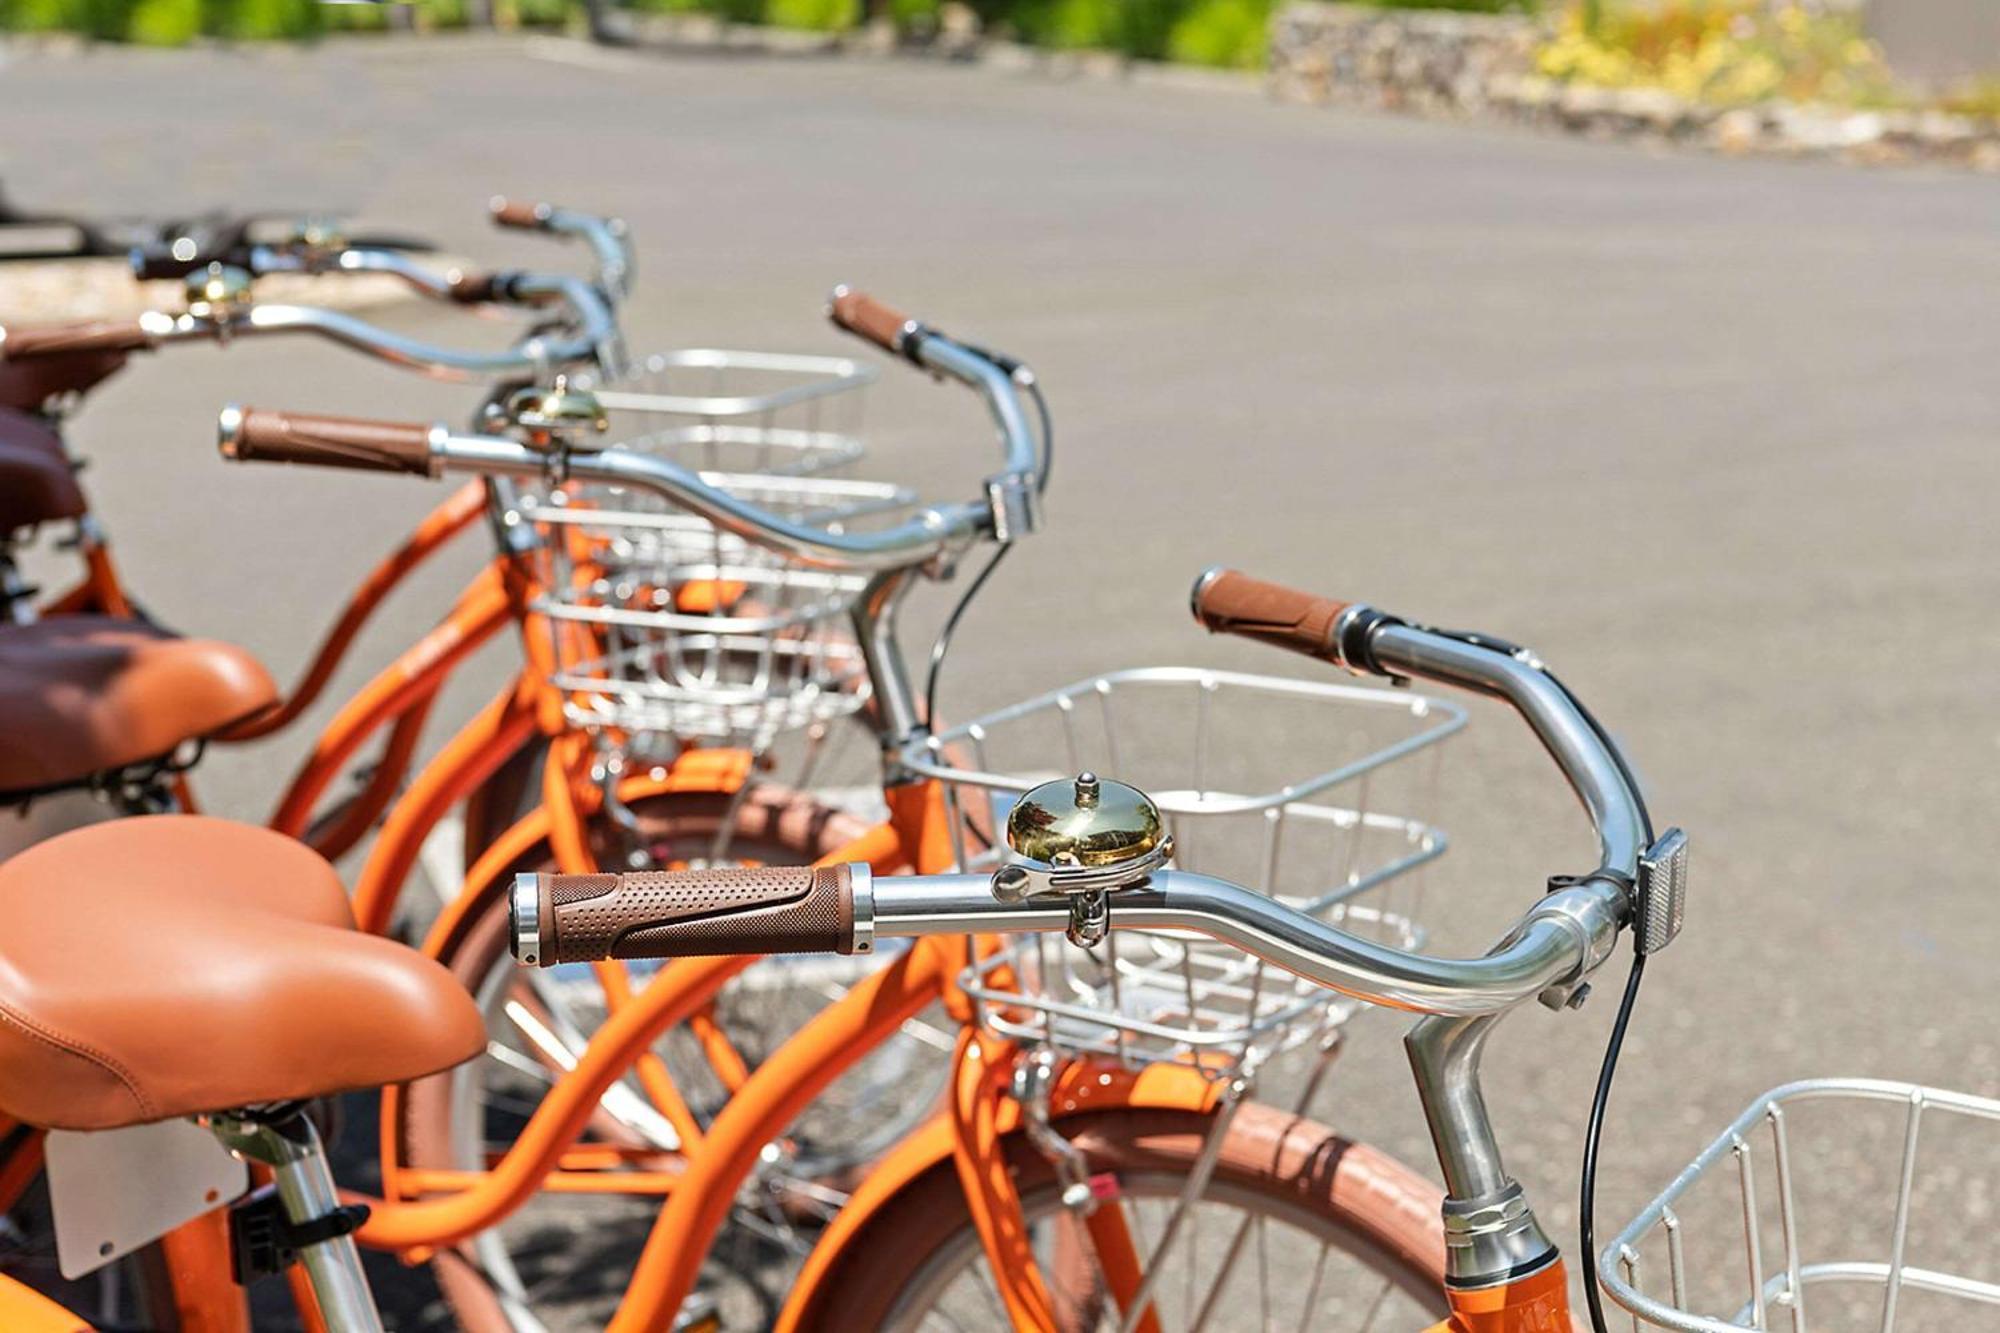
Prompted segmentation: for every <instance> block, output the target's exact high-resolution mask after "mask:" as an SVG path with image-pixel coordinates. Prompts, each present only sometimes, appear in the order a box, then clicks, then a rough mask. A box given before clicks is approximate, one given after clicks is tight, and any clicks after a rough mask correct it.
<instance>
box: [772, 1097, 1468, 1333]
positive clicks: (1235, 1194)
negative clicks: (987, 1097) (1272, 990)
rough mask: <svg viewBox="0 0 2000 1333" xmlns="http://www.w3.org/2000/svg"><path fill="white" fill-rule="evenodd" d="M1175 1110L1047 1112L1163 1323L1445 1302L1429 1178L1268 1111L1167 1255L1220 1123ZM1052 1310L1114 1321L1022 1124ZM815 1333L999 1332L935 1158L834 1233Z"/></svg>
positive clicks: (1402, 1309) (1267, 1323)
mask: <svg viewBox="0 0 2000 1333" xmlns="http://www.w3.org/2000/svg"><path fill="white" fill-rule="evenodd" d="M1213 1125H1214V1121H1213V1119H1212V1117H1208V1116H1203V1115H1199V1114H1195V1113H1192V1112H1184V1111H1159V1110H1133V1111H1122V1112H1120V1111H1107V1112H1099V1113H1097V1114H1094V1115H1088V1116H1079V1117H1076V1118H1074V1119H1070V1120H1066V1121H1062V1122H1059V1123H1058V1128H1059V1129H1060V1130H1061V1131H1062V1132H1063V1134H1064V1135H1065V1137H1067V1138H1069V1139H1070V1140H1071V1142H1073V1143H1074V1144H1076V1146H1077V1147H1079V1148H1081V1149H1082V1150H1083V1151H1084V1152H1085V1154H1086V1155H1087V1157H1088V1159H1089V1163H1090V1170H1091V1172H1092V1174H1093V1176H1094V1177H1095V1178H1096V1179H1095V1181H1094V1183H1095V1184H1097V1185H1098V1186H1099V1187H1100V1188H1099V1190H1098V1192H1099V1193H1100V1194H1103V1193H1106V1192H1107V1191H1106V1190H1105V1189H1104V1188H1102V1187H1103V1186H1104V1185H1105V1184H1106V1182H1105V1180H1104V1177H1106V1176H1111V1177H1114V1178H1115V1182H1116V1188H1115V1191H1112V1193H1114V1194H1115V1198H1113V1199H1107V1200H1106V1201H1105V1202H1103V1203H1101V1204H1100V1205H1099V1206H1100V1207H1107V1208H1109V1207H1116V1208H1121V1209H1123V1210H1124V1212H1125V1218H1126V1224H1127V1227H1128V1228H1129V1230H1130V1232H1131V1236H1132V1240H1133V1242H1134V1245H1135V1247H1136V1249H1137V1251H1138V1253H1139V1255H1140V1256H1141V1257H1142V1259H1144V1260H1151V1261H1152V1262H1153V1266H1154V1267H1156V1268H1157V1269H1158V1270H1159V1276H1158V1278H1157V1279H1156V1281H1155V1285H1154V1287H1153V1309H1154V1311H1155V1313H1156V1314H1157V1316H1158V1319H1159V1326H1160V1328H1161V1329H1162V1330H1166V1331H1171V1330H1177V1329H1195V1328H1201V1329H1211V1330H1223V1329H1236V1328H1255V1329H1272V1328H1278V1329H1313V1330H1327V1331H1329V1333H1330V1331H1331V1330H1341V1333H1377V1331H1380V1333H1387V1330H1391V1329H1394V1330H1398V1331H1399V1333H1400V1331H1401V1330H1406V1329H1411V1328H1421V1327H1426V1326H1428V1325H1429V1324H1431V1323H1432V1322H1434V1321H1436V1320H1438V1319H1442V1318H1444V1317H1445V1316H1446V1315H1447V1314H1448V1313H1449V1312H1448V1310H1447V1308H1446V1305H1445V1296H1444V1288H1443V1281H1444V1242H1443V1236H1442V1231H1441V1229H1440V1226H1439V1223H1438V1200H1439V1191H1438V1189H1437V1187H1436V1186H1434V1185H1430V1184H1428V1183H1426V1182H1425V1181H1424V1180H1423V1179H1422V1178H1421V1177H1419V1176H1418V1175H1416V1174H1415V1173H1414V1172H1413V1171H1411V1170H1410V1169H1409V1168H1408V1167H1406V1166H1404V1165H1402V1164H1401V1163H1400V1162H1397V1161H1395V1160H1394V1159H1393V1158H1390V1157H1386V1156H1384V1155H1383V1154H1381V1153H1378V1152H1376V1151H1374V1150H1373V1149H1371V1148H1369V1147H1367V1146H1366V1145H1364V1144H1358V1143H1354V1142H1351V1141H1349V1140H1346V1139H1342V1138H1340V1137H1339V1136H1337V1135H1336V1134H1334V1133H1333V1131H1331V1130H1329V1129H1326V1128H1324V1127H1322V1126H1320V1125H1316V1124H1314V1123H1312V1122H1311V1121H1308V1120H1303V1119H1300V1118H1299V1117H1297V1116H1293V1115H1289V1114H1287V1113H1285V1112H1282V1111H1279V1110H1276V1109H1275V1108H1271V1107H1266V1106H1260V1105H1257V1104H1255V1103H1251V1104H1248V1105H1245V1106H1243V1107H1242V1108H1240V1109H1239V1110H1238V1111H1237V1113H1236V1116H1235V1118H1234V1120H1233V1121H1232V1122H1231V1123H1230V1126H1229V1128H1228V1130H1227V1131H1226V1133H1225V1135H1224V1138H1223V1142H1222V1144H1221V1148H1220V1151H1219V1154H1218V1156H1217V1159H1216V1166H1215V1173H1214V1175H1213V1176H1212V1177H1211V1178H1210V1180H1209V1183H1208V1186H1207V1188H1206V1189H1205V1190H1204V1191H1203V1193H1202V1195H1201V1197H1200V1199H1199V1200H1198V1201H1195V1202H1194V1203H1192V1204H1190V1205H1189V1206H1188V1207H1187V1208H1186V1210H1185V1213H1184V1215H1183V1216H1182V1217H1181V1219H1180V1222H1179V1225H1178V1227H1177V1229H1176V1231H1175V1240H1174V1242H1173V1245H1172V1247H1171V1248H1170V1249H1168V1250H1167V1251H1165V1252H1164V1253H1163V1254H1160V1253H1156V1250H1157V1247H1158V1246H1159V1244H1160V1242H1161V1238H1162V1236H1163V1234H1164V1233H1165V1231H1166V1228H1167V1226H1168V1223H1169V1220H1170V1219H1172V1218H1173V1217H1174V1216H1175V1214H1176V1213H1177V1212H1179V1211H1181V1194H1182V1192H1183V1189H1184V1187H1185V1186H1186V1184H1187V1181H1188V1177H1189V1173H1190V1172H1191V1171H1192V1170H1193V1169H1194V1167H1195V1164H1196V1161H1197V1159H1198V1157H1199V1156H1200V1154H1201V1152H1202V1149H1203V1145H1204V1143H1205V1142H1206V1139H1207V1136H1208V1134H1209V1131H1210V1130H1211V1129H1212V1128H1213ZM1004 1150H1005V1152H1006V1154H1007V1159H1008V1163H1009V1165H1010V1166H1011V1168H1012V1169H1013V1172H1014V1176H1015V1180H1016V1182H1017V1184H1018V1186H1019V1188H1020V1191H1021V1197H1022V1205H1023V1210H1024V1212H1025V1214H1026V1217H1027V1220H1028V1222H1029V1225H1030V1228H1031V1234H1032V1235H1033V1236H1034V1238H1035V1247H1036V1251H1037V1254H1038V1255H1039V1256H1040V1257H1041V1260H1042V1271H1043V1273H1044V1275H1045V1277H1046V1279H1047V1280H1048V1282H1049V1285H1050V1290H1051V1296H1052V1297H1053V1298H1054V1301H1055V1305H1056V1310H1057V1314H1058V1319H1059V1322H1060V1323H1061V1324H1062V1326H1063V1328H1064V1329H1065V1330H1066V1333H1067V1331H1069V1330H1078V1331H1080V1330H1089V1329H1098V1328H1111V1329H1115V1328H1117V1327H1118V1326H1119V1312H1118V1310H1117V1308H1116V1306H1115V1304H1114V1303H1113V1302H1112V1301H1111V1300H1110V1299H1109V1297H1108V1296H1107V1295H1106V1294H1105V1291H1104V1284H1103V1283H1102V1281H1101V1280H1100V1279H1099V1277H1098V1275H1097V1272H1096V1268H1095V1264H1094V1260H1092V1259H1090V1258H1088V1257H1079V1256H1087V1255H1088V1254H1089V1249H1088V1246H1087V1245H1085V1244H1083V1243H1081V1242H1080V1241H1079V1240H1078V1239H1077V1238H1078V1236H1079V1233H1080V1228H1076V1227H1074V1225H1073V1224H1072V1223H1071V1222H1070V1220H1069V1216H1068V1214H1067V1213H1066V1211H1065V1209H1064V1207H1063V1205H1062V1202H1061V1200H1060V1198H1059V1190H1058V1187H1057V1183H1056V1179H1055V1173H1054V1170H1053V1168H1052V1167H1051V1166H1050V1164H1049V1162H1048V1159H1047V1158H1045V1157H1044V1156H1043V1155H1042V1154H1041V1153H1040V1152H1038V1151H1037V1150H1036V1149H1035V1148H1034V1147H1033V1146H1032V1145H1031V1144H1030V1143H1028V1142H1027V1140H1026V1138H1025V1137H1024V1136H1023V1135H1021V1134H1020V1133H1018V1132H1017V1133H1015V1134H1012V1135H1009V1136H1008V1137H1007V1138H1006V1140H1005V1141H1004ZM799 1327H800V1328H801V1329H805V1330H812V1331H813V1333H833V1331H835V1330H847V1329H857V1328H866V1329H875V1330H895V1331H897V1333H918V1331H920V1330H955V1331H957V1333H969V1331H970V1330H980V1331H981V1333H984V1331H985V1330H1001V1329H1004V1328H1006V1327H1007V1321H1006V1317H1005V1314H1004V1312H1003V1309H1002V1306H1001V1303H1000V1298H999V1295H998V1290H997V1288H996V1287H995V1285H994V1283H993V1279H992V1275H991V1273H990V1271H989V1269H988V1267H987V1261H986V1256H985V1252H984V1250H983V1249H982V1248H981V1246H980V1243H979V1238H978V1234H977V1233H976V1231H975V1230H974V1229H973V1224H972V1221H971V1217H970V1215H969V1214H968V1212H967V1211H966V1206H965V1202H964V1195H963V1193H962V1191H961V1189H960V1186H959V1182H958V1177H957V1173H956V1172H955V1171H954V1170H953V1168H952V1164H951V1163H950V1162H948V1161H947V1162H943V1163H940V1164H939V1165H938V1166H937V1167H934V1168H932V1169H931V1170H930V1171H928V1172H926V1173H925V1174H924V1175H922V1176H920V1177H918V1178H917V1179H916V1180H915V1181H913V1182H912V1183H911V1184H910V1185H909V1186H907V1187H906V1188H904V1189H903V1190H901V1191H900V1192H899V1193H898V1194H897V1195H896V1196H895V1197H894V1198H893V1199H891V1200H890V1201H889V1202H888V1203H887V1204H886V1205H885V1206H884V1207H883V1208H882V1210H881V1211H880V1212H878V1213H877V1214H876V1215H875V1216H874V1217H873V1218H872V1219H870V1221H869V1222H868V1223H867V1224H866V1225H865V1226H863V1227H862V1228H861V1229H860V1230H859V1231H858V1232H856V1233H855V1234H854V1235H853V1236H852V1237H850V1238H849V1239H848V1241H847V1243H846V1244H844V1245H843V1246H842V1249H841V1253H840V1254H839V1255H838V1256H836V1257H835V1258H834V1260H833V1262H832V1265H831V1266H830V1267H829V1268H828V1269H827V1270H826V1271H825V1272H824V1274H823V1275H822V1279H821V1280H820V1281H818V1282H817V1283H816V1284H815V1287H814V1290H813V1291H812V1292H811V1293H810V1294H809V1295H808V1297H807V1298H806V1305H805V1306H804V1317H803V1318H802V1319H801V1321H800V1323H799Z"/></svg>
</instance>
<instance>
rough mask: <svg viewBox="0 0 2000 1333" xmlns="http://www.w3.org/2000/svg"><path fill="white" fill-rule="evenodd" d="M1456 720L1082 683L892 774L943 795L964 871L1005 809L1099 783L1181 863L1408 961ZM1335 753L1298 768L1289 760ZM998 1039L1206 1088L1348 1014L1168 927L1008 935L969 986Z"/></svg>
mask: <svg viewBox="0 0 2000 1333" xmlns="http://www.w3.org/2000/svg"><path fill="white" fill-rule="evenodd" d="M1464 724H1465V714H1464V712H1463V710H1461V709H1459V708H1458V707H1456V706H1455V705H1453V704H1450V703H1447V702H1445V701H1442V700H1437V699H1432V698H1429V697H1426V696H1423V695H1414V694H1410V693H1408V692H1405V691H1395V692H1391V691H1387V690H1380V689H1372V688H1366V687H1359V686H1350V685H1340V684H1334V683H1330V682H1321V681H1301V680H1287V679H1282V678H1278V677H1273V676H1257V675H1246V674H1243V673H1240V672H1232V671H1213V670H1206V669H1202V668H1195V667H1141V668H1137V669H1134V670H1128V671H1119V672H1114V673H1111V674H1109V675H1103V676H1095V677H1092V678H1091V679H1088V680H1084V681H1079V682H1077V683H1076V684H1074V685H1069V686H1065V687H1064V688H1062V689H1059V690H1053V691H1051V692H1049V693H1047V694H1044V695H1041V696H1039V697H1037V698H1034V699H1030V700H1027V701H1026V702H1024V703H1019V704H1015V705H1013V706H1012V707H1009V708H1004V709H1001V710H1000V711H998V712H995V713H992V714H989V715H988V716H986V717H983V718H980V719H978V720H977V721H973V722H968V723H966V724H965V725H963V726H960V727H956V728H953V729H951V730H949V731H946V732H944V733H942V734H941V735H938V736H936V737H934V738H933V739H932V740H931V742H930V743H929V746H928V749H927V751H926V752H925V753H924V754H923V755H920V756H906V758H905V762H906V763H907V764H908V765H909V766H910V767H911V768H913V769H915V770H917V771H918V772H920V773H923V774H924V775H926V776H930V777H935V778H937V779H938V780H939V781H940V782H942V783H943V784H944V787H945V792H946V801H947V807H948V814H949V817H950V824H951V828H952V831H953V834H954V837H955V838H956V839H957V846H956V852H957V856H958V860H959V863H960V864H961V865H962V866H964V867H965V868H966V869H969V870H979V869H988V868H991V867H993V866H995V865H997V864H998V863H999V860H1000V856H1001V852H1000V850H999V849H998V848H997V846H996V844H997V843H998V841H999V839H998V837H997V836H996V833H995V831H996V830H999V829H1001V828H1003V827H1004V825H1005V823H1006V813H1007V810H1008V808H1009V807H1010V806H1011V805H1012V803H1013V801H1014V800H1015V799H1016V798H1017V797H1018V796H1019V795H1020V794H1021V793H1023V792H1026V791H1027V790H1029V789H1030V788H1032V787H1034V786H1035V785H1036V784H1038V783H1040V782H1043V781H1046V780H1047V779H1049V778H1051V777H1055V776H1058V775H1059V773H1058V771H1054V770H1051V769H1049V768H1048V767H1047V765H1048V764H1049V762H1050V761H1051V758H1052V757H1055V756H1060V757H1061V762H1063V763H1064V764H1065V765H1066V771H1067V772H1068V773H1070V774H1074V773H1077V772H1080V771H1082V770H1085V769H1092V770H1094V771H1096V772H1098V773H1100V774H1103V775H1105V776H1107V777H1116V778H1117V779H1118V780H1120V781H1122V782H1129V783H1131V784H1132V785H1134V786H1136V787H1138V788H1140V789H1141V790H1142V791H1144V792H1146V793H1147V795H1149V796H1151V797H1152V798H1153V800H1154V802H1155V804H1157V805H1158V806H1159V809H1160V812H1161V814H1162V816H1163V817H1164V819H1165V822H1166V824H1167V828H1168V831H1169V832H1171V833H1172V834H1173V837H1174V846H1175V863H1176V864H1177V865H1179V866H1180V867H1182V868H1184V869H1189V870H1200V871H1202V872H1204V873H1208V874H1215V875H1220V876H1223V877H1225V878H1228V879H1232V880H1235V881H1236V882H1237V883H1240V884H1243V885H1245V886H1247V887H1250V888H1254V889H1257V890H1259V891H1261V892H1264V893H1268V894H1271V895H1272V896H1274V897H1276V898H1278V899H1280V900H1281V901H1283V902H1285V903H1287V904H1289V905H1291V906H1292V907H1295V908H1297V909H1298V910H1300V911H1304V912H1309V913H1311V914H1313V915H1315V916H1317V917H1319V918H1321V919H1322V920H1325V921H1329V922H1332V923H1334V924H1337V925H1339V926H1341V927H1342V928H1343V929H1346V930H1350V931H1353V932H1355V933H1357V934H1360V935H1363V936H1365V937H1368V938H1371V939H1374V940H1378V941H1380V942H1383V943H1388V944H1393V945H1395V946H1397V947H1399V948H1418V947H1420V946H1421V944H1422V942H1423V938H1424V932H1423V928H1422V926H1421V924H1420V922H1419V916H1418V914H1419V911H1420V909H1421V899H1422V878H1423V876H1422V875H1421V873H1420V872H1421V871H1422V869H1423V867H1425V866H1426V865H1428V864H1429V863H1430V862H1431V861H1433V860H1435V859H1436V858H1437V857H1438V856H1440V855H1442V854H1443V853H1444V850H1445V846H1446V839H1445V835H1444V833H1443V832H1442V831H1441V830H1439V829H1437V828H1436V827H1434V826H1432V825H1431V824H1429V823H1427V822H1425V821H1423V820H1421V819H1418V818H1416V817H1414V816H1412V815H1410V814H1408V813H1402V812H1403V811H1409V810H1419V809H1426V808H1428V807H1429V806H1431V805H1433V804H1434V803H1435V799H1436V778H1437V769H1438V761H1439V759H1440V758H1441V756H1442V747H1441V744H1440V743H1441V742H1442V741H1444V740H1445V739H1446V738H1447V737H1449V736H1451V735H1452V734H1454V733H1455V732H1457V731H1458V730H1459V729H1460V728H1461V727H1463V726H1464ZM1301 754H1309V755H1313V756H1316V757H1325V756H1332V757H1333V758H1334V759H1335V761H1336V762H1335V763H1334V764H1333V765H1332V766H1330V767H1327V768H1325V769H1323V770H1320V771H1317V772H1306V773H1301V772H1299V771H1298V769H1297V767H1296V765H1293V766H1292V767H1290V768H1289V769H1287V768H1286V766H1285V764H1284V763H1283V762H1282V761H1283V760H1284V759H1286V758H1289V757H1291V756H1297V755H1301ZM963 985H964V987H965V989H966V991H967V993H968V994H970V995H971V996H972V997H973V998H974V999H975V1000H976V1001H978V1002H979V1009H980V1018H981V1021H982V1022H983V1023H984V1024H985V1025H986V1026H988V1027H989V1028H991V1029H993V1030H994V1031H996V1032H998V1033H1000V1034H1001V1035H1004V1036H1007V1037H1010V1038H1013V1039H1016V1040H1021V1041H1027V1042H1032V1043H1036V1044H1040V1045H1047V1046H1050V1047H1053V1048H1056V1049H1058V1050H1062V1051H1067V1052H1087V1053H1091V1054H1097V1055H1105V1056H1111V1057H1114V1058H1117V1059H1119V1060H1122V1061H1124V1062H1126V1063H1128V1064H1134V1065H1137V1064H1145V1063H1157V1062H1163V1061H1175V1062H1181V1063H1186V1064H1191V1065H1193V1066H1195V1067H1196V1068H1199V1069H1201V1070H1203V1071H1204V1072H1207V1073H1210V1074H1213V1075H1214V1076H1216V1077H1223V1076H1227V1075H1229V1074H1232V1073H1233V1072H1235V1071H1236V1070H1238V1069H1240V1068H1242V1067H1244V1065H1245V1064H1246V1062H1261V1061H1262V1060H1264V1059H1267V1058H1269V1057H1271V1056H1274V1055H1277V1054H1279V1053H1281V1052H1283V1051H1285V1050H1289V1049H1292V1048H1294V1047H1296V1046H1300V1045H1303V1044H1305V1043H1307V1042H1310V1041H1314V1040H1318V1039H1323V1038H1325V1037H1327V1036H1328V1035H1329V1034H1330V1033H1331V1032H1332V1031H1333V1029H1335V1028H1337V1027H1338V1026H1339V1025H1340V1024H1342V1023H1344V1022H1345V1021H1346V1020H1347V1019H1348V1018H1349V1017H1351V1016H1352V1015H1353V1013H1354V1012H1355V1011H1356V1010H1357V1009H1358V1008H1359V1007H1360V1006H1359V1002H1357V1001H1352V1000H1349V999H1347V998H1345V997H1343V996H1340V995H1337V994H1335V993H1333V992H1331V991H1328V990H1326V989H1325V988H1324V987H1320V986H1316V985H1313V984H1311V983H1308V982H1304V981H1301V980H1299V979H1298V978H1295V977H1293V976H1291V975H1290V974H1289V973H1286V972H1283V971H1280V970H1278V969H1275V968H1272V967H1269V966H1268V965H1267V964H1265V963H1263V962H1261V961H1259V960H1257V959H1254V958H1251V957H1249V956H1248V955H1246V954H1244V953H1243V952H1241V951H1240V950H1237V949H1233V948H1230V947H1229V946H1227V945H1223V944H1219V943H1216V942H1214V941H1212V940H1208V939H1206V938H1204V937H1199V936H1194V935H1190V934H1187V933H1185V932H1178V931H1130V930H1114V931H1113V932H1112V933H1111V934H1110V935H1109V936H1108V937H1106V939H1105V941H1104V942H1103V943H1102V944H1100V945H1098V946H1097V947H1095V948H1093V949H1089V950H1085V949H1080V948H1076V947H1073V946H1071V945H1069V944H1067V943H1065V942H1063V941H1061V940H1059V939H1052V938H1051V937H1049V936H1046V935H1032V936H1026V937H1022V938H1018V939H1015V940H1012V941H1009V942H1007V943H1006V944H1004V945H1003V946H1002V947H1001V948H1000V949H999V950H998V951H997V952H994V953H992V954H990V955H988V956H986V957H984V958H983V959H982V960H981V961H980V962H979V963H977V964H975V965H974V966H973V967H972V968H971V969H970V970H969V971H968V973H967V974H966V976H965V977H964V978H963Z"/></svg>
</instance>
